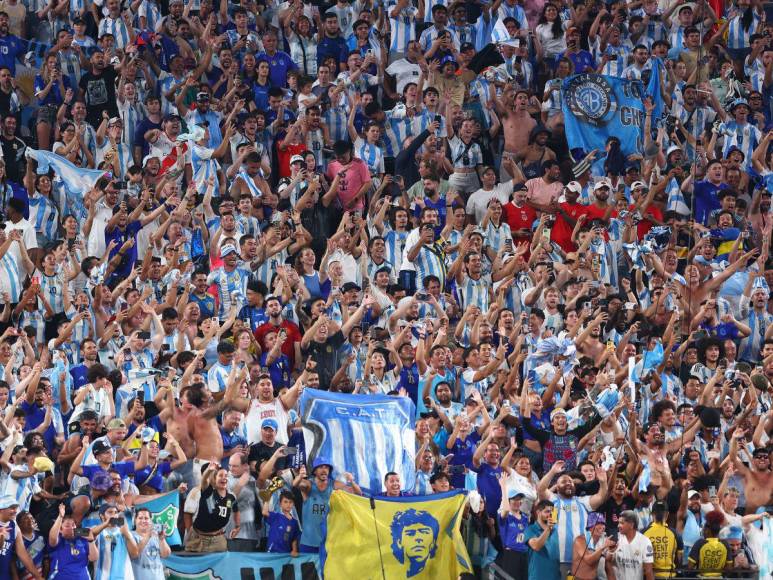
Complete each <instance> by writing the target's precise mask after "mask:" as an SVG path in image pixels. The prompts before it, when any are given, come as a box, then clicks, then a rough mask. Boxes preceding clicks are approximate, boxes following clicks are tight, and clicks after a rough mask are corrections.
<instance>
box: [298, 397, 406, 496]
mask: <svg viewBox="0 0 773 580" xmlns="http://www.w3.org/2000/svg"><path fill="white" fill-rule="evenodd" d="M300 408H301V425H302V426H303V437H304V441H305V445H306V460H307V462H308V463H309V464H312V463H313V462H314V460H315V459H316V458H318V457H319V458H322V459H324V460H325V461H326V462H329V463H330V464H331V465H332V466H333V470H334V472H336V473H338V474H341V473H344V472H349V473H351V474H352V475H353V476H354V480H355V481H356V482H357V484H358V485H359V486H360V487H361V488H362V489H364V490H365V491H366V492H367V493H370V494H378V493H381V491H382V485H383V481H384V477H385V476H386V474H387V473H388V472H390V471H394V472H395V473H398V474H399V475H400V481H401V482H402V485H403V489H404V490H405V491H410V490H411V489H413V486H414V483H415V482H416V468H415V464H414V461H415V455H416V452H415V449H416V434H415V432H414V428H415V417H416V409H415V407H414V404H413V401H411V399H410V398H408V397H390V396H387V395H341V394H338V393H329V392H327V391H320V390H316V389H305V390H304V391H303V394H302V395H301V401H300Z"/></svg>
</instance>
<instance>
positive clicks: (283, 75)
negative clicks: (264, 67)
mask: <svg viewBox="0 0 773 580" xmlns="http://www.w3.org/2000/svg"><path fill="white" fill-rule="evenodd" d="M255 60H257V61H258V62H260V61H261V60H265V61H266V62H268V68H269V73H268V78H269V80H270V81H271V86H272V87H280V88H284V87H285V86H286V85H287V73H288V72H289V71H291V70H298V65H297V64H295V62H294V61H293V59H292V58H290V55H289V54H287V53H286V52H282V51H281V50H277V51H276V52H275V53H274V55H273V56H269V55H268V54H266V53H265V52H261V53H260V54H257V55H255Z"/></svg>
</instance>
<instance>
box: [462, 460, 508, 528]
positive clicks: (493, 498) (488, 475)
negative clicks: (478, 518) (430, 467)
mask: <svg viewBox="0 0 773 580" xmlns="http://www.w3.org/2000/svg"><path fill="white" fill-rule="evenodd" d="M473 451H474V448H473ZM454 459H456V458H454ZM472 470H473V471H474V472H475V473H477V474H478V493H479V494H480V495H481V496H482V497H483V499H484V500H485V501H486V513H488V515H490V516H495V515H496V513H497V510H498V509H499V504H501V503H502V488H501V487H500V485H499V476H500V475H502V468H501V467H499V466H498V465H497V466H496V467H491V466H490V465H489V464H488V463H481V464H480V467H475V466H472Z"/></svg>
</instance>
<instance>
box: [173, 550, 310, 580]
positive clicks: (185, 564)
mask: <svg viewBox="0 0 773 580" xmlns="http://www.w3.org/2000/svg"><path fill="white" fill-rule="evenodd" d="M164 567H165V568H166V577H167V580H318V579H319V578H320V574H319V557H318V556H317V555H315V554H301V555H299V556H298V557H296V558H293V557H291V556H286V555H281V554H265V553H261V554H257V553H250V552H221V553H218V554H203V555H200V554H197V555H185V554H172V555H171V556H169V557H168V558H166V559H165V560H164Z"/></svg>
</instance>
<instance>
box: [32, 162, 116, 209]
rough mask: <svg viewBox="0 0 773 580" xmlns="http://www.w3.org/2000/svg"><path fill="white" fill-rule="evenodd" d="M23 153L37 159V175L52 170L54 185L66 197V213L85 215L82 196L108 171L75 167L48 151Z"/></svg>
mask: <svg viewBox="0 0 773 580" xmlns="http://www.w3.org/2000/svg"><path fill="white" fill-rule="evenodd" d="M25 154H26V156H27V158H28V159H34V160H35V161H37V163H38V170H37V173H38V175H43V174H44V173H48V172H49V171H50V170H53V172H54V177H53V183H54V187H55V188H59V189H60V190H63V193H64V195H65V197H66V199H67V208H68V213H72V214H73V215H74V216H76V218H79V219H80V218H82V217H85V215H86V213H87V212H86V208H85V206H84V204H83V196H84V195H86V193H87V192H89V191H90V190H91V188H93V187H94V184H95V183H96V182H97V181H99V179H101V178H102V177H104V176H105V175H109V173H108V172H106V171H104V170H103V169H83V168H82V167H76V166H75V165H73V164H72V163H70V162H69V161H68V160H67V159H65V158H64V157H62V156H61V155H57V154H56V153H51V152H50V151H40V150H37V149H27V151H26V152H25Z"/></svg>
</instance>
